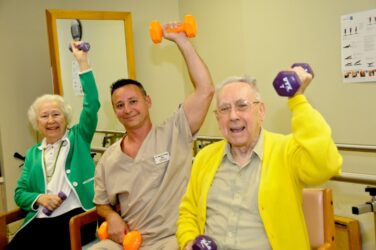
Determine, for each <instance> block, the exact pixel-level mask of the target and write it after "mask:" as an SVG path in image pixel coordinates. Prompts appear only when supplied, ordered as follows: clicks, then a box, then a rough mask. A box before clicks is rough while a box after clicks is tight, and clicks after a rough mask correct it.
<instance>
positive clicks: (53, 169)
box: [43, 141, 63, 183]
mask: <svg viewBox="0 0 376 250" xmlns="http://www.w3.org/2000/svg"><path fill="white" fill-rule="evenodd" d="M62 146H63V141H61V143H60V146H59V150H58V151H57V154H56V157H55V161H54V165H53V166H52V173H51V174H48V171H47V164H46V149H45V148H44V149H43V164H44V171H45V173H46V179H47V183H49V182H50V180H51V178H52V176H53V175H54V173H55V169H56V163H57V159H58V158H59V154H60V150H61V147H62Z"/></svg>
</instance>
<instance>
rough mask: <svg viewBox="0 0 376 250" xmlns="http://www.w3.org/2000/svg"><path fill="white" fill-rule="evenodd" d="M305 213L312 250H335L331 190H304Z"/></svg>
mask: <svg viewBox="0 0 376 250" xmlns="http://www.w3.org/2000/svg"><path fill="white" fill-rule="evenodd" d="M303 211H304V217H305V221H306V225H307V230H308V235H309V240H310V244H311V249H335V241H334V235H335V226H334V212H333V201H332V192H331V189H329V188H305V189H303Z"/></svg>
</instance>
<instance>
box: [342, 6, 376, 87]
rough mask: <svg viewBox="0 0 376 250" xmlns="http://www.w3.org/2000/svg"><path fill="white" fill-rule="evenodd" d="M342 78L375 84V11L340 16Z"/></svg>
mask: <svg viewBox="0 0 376 250" xmlns="http://www.w3.org/2000/svg"><path fill="white" fill-rule="evenodd" d="M341 40H342V43H341V44H342V53H341V56H342V59H341V63H342V76H343V81H344V82H347V83H355V82H376V9H373V10H368V11H363V12H358V13H353V14H348V15H344V16H341Z"/></svg>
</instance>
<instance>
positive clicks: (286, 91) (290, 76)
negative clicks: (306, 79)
mask: <svg viewBox="0 0 376 250" xmlns="http://www.w3.org/2000/svg"><path fill="white" fill-rule="evenodd" d="M299 66H300V67H302V68H303V69H304V70H305V71H306V72H307V73H309V74H311V75H312V78H313V77H314V73H313V70H312V68H311V67H310V66H309V64H308V63H294V64H293V65H292V66H291V68H294V67H299ZM300 85H301V82H300V79H299V77H298V75H297V74H296V73H295V72H294V71H281V72H279V73H278V75H277V76H276V78H275V79H274V81H273V86H274V88H275V90H276V91H277V93H278V95H280V96H293V95H294V94H295V93H296V91H297V90H298V89H299V87H300Z"/></svg>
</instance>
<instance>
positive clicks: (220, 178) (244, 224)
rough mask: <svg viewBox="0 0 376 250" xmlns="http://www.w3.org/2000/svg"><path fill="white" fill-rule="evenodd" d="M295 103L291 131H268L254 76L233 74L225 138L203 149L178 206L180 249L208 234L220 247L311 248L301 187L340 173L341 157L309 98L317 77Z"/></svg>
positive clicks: (302, 75)
mask: <svg viewBox="0 0 376 250" xmlns="http://www.w3.org/2000/svg"><path fill="white" fill-rule="evenodd" d="M290 70H293V71H295V72H296V73H297V75H298V77H299V79H300V81H301V82H302V84H301V86H300V87H299V89H298V91H297V92H296V93H295V95H294V96H292V97H290V98H289V100H288V106H289V108H290V110H291V112H292V134H289V135H282V134H276V133H272V132H269V131H267V130H266V129H264V128H263V127H262V123H263V121H264V118H265V105H264V103H263V101H262V99H261V96H260V93H259V91H258V89H257V87H256V82H255V80H254V79H249V78H247V77H232V78H229V79H228V80H226V81H225V82H224V83H222V84H221V85H220V86H219V88H218V89H217V92H216V104H217V110H216V111H215V113H216V118H217V121H218V124H219V127H220V130H221V132H222V134H223V136H224V138H225V140H222V141H220V142H216V143H213V144H211V145H209V146H207V147H205V148H204V149H202V150H201V151H200V152H199V153H198V155H197V156H196V158H195V161H194V164H193V168H192V174H191V179H190V181H189V183H188V187H187V191H186V194H185V195H184V197H183V200H182V202H181V205H180V208H179V220H178V231H177V237H178V241H179V246H180V249H185V250H191V249H192V244H193V242H194V239H195V238H196V237H197V236H198V235H201V234H205V235H208V236H210V237H211V238H214V240H215V241H216V243H217V245H219V249H237V250H239V249H244V250H252V249H257V250H260V249H275V250H278V249H280V250H286V249H300V250H302V249H310V247H309V239H308V234H307V230H306V227H305V222H304V215H303V211H302V206H301V205H302V189H303V187H304V186H306V185H316V184H320V183H323V182H325V181H327V180H328V179H329V178H331V177H332V176H333V175H335V174H338V173H339V171H340V169H341V165H342V157H341V156H340V154H339V153H338V150H337V148H336V145H335V144H334V142H333V140H332V137H331V130H330V128H329V126H328V124H327V123H326V122H325V120H324V118H323V117H322V116H321V115H320V114H319V112H317V111H316V110H315V109H314V108H313V107H312V106H311V105H310V104H309V102H308V101H307V99H306V97H305V96H304V95H303V94H304V91H305V89H306V87H307V86H308V85H309V83H310V82H311V80H312V76H311V75H310V74H308V73H306V72H305V71H304V70H303V68H301V67H297V68H293V69H290Z"/></svg>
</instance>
